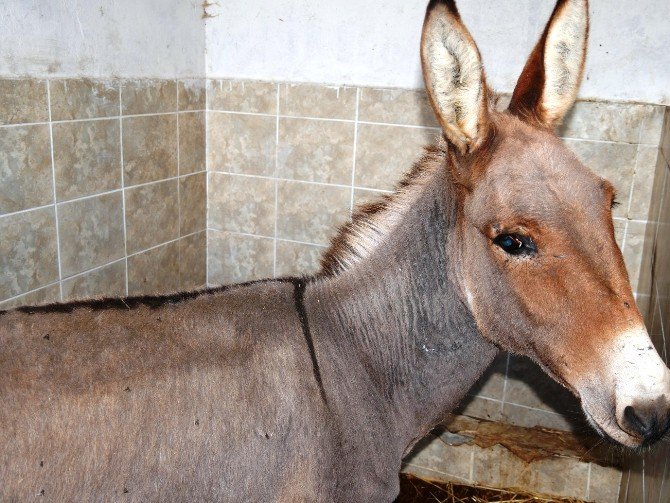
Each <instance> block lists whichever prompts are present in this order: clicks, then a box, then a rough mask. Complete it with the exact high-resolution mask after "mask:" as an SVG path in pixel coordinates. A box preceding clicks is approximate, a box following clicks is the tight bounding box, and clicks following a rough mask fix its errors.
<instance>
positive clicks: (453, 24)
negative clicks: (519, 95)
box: [421, 0, 489, 154]
mask: <svg viewBox="0 0 670 503" xmlns="http://www.w3.org/2000/svg"><path fill="white" fill-rule="evenodd" d="M421 64H422V67H423V75H424V81H425V83H426V90H427V93H428V97H429V99H430V102H431V105H432V106H433V109H434V110H435V114H436V115H437V118H438V120H439V122H440V124H441V126H442V129H443V131H444V135H445V137H446V139H447V140H448V141H449V142H450V143H451V144H452V145H454V146H455V147H456V148H457V149H458V150H459V152H461V153H463V154H464V153H469V152H472V151H474V150H476V149H477V148H479V147H480V145H481V144H482V142H483V141H484V139H485V138H486V136H487V130H488V125H489V115H488V114H489V110H488V99H489V96H488V94H489V93H488V88H487V86H486V79H485V76H484V69H483V66H482V61H481V56H480V54H479V50H478V49H477V45H476V44H475V42H474V40H473V39H472V36H471V35H470V33H469V32H468V30H467V28H466V27H465V26H464V25H463V22H462V21H461V17H460V15H459V13H458V10H457V9H456V4H455V3H454V1H453V0H432V1H431V2H430V4H429V5H428V9H427V11H426V18H425V21H424V25H423V33H422V37H421Z"/></svg>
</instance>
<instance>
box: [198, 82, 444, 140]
mask: <svg viewBox="0 0 670 503" xmlns="http://www.w3.org/2000/svg"><path fill="white" fill-rule="evenodd" d="M359 91H360V90H359ZM356 94H357V95H358V92H357V93H356ZM357 108H358V107H357ZM210 112H213V113H220V114H230V115H256V116H259V117H274V116H275V114H269V113H262V112H238V111H235V110H210ZM277 115H278V116H279V118H281V119H301V120H309V121H326V122H346V123H349V124H354V123H356V122H358V123H359V124H366V125H370V126H394V127H402V128H409V129H428V130H431V131H441V129H440V128H439V127H436V126H420V125H416V124H401V123H394V122H373V121H361V120H358V119H333V118H330V117H309V116H306V115H286V114H279V113H277Z"/></svg>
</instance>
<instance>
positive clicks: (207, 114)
mask: <svg viewBox="0 0 670 503" xmlns="http://www.w3.org/2000/svg"><path fill="white" fill-rule="evenodd" d="M209 87H210V86H209V83H208V82H207V81H205V108H207V107H208V106H209ZM208 124H209V112H207V111H205V284H206V285H207V286H209V213H210V204H209V201H210V199H211V198H210V193H209V178H210V173H209V130H208V128H207V126H208Z"/></svg>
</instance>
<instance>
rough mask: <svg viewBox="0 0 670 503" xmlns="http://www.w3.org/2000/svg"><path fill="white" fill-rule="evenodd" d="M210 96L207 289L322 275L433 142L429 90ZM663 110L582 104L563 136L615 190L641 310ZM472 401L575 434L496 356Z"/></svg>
mask: <svg viewBox="0 0 670 503" xmlns="http://www.w3.org/2000/svg"><path fill="white" fill-rule="evenodd" d="M207 96H208V107H207V109H208V112H207V114H208V119H207V148H208V154H207V165H208V176H209V192H208V201H209V216H208V229H209V231H208V236H209V238H208V239H209V254H208V262H209V278H208V279H209V283H210V284H213V285H215V284H220V283H229V282H232V281H243V280H249V279H254V278H260V277H267V276H272V275H276V276H280V275H286V274H301V273H309V272H312V271H314V270H316V268H317V267H318V258H319V256H320V254H321V253H322V251H323V250H324V247H325V246H326V245H327V244H328V241H329V238H330V237H331V236H332V235H333V233H334V232H335V229H336V227H337V226H338V225H340V224H341V223H343V222H344V221H346V219H347V218H348V217H349V215H350V211H351V209H352V208H353V206H355V205H356V204H358V203H360V202H362V201H367V200H370V199H372V198H375V197H378V196H379V195H380V194H381V193H384V192H386V191H389V190H390V189H391V188H392V187H393V185H394V183H395V182H396V181H397V180H398V179H399V178H400V176H401V175H402V173H404V172H405V171H406V170H407V169H409V167H410V166H411V164H412V162H413V161H414V160H415V159H417V158H418V157H419V155H420V153H421V147H422V145H424V144H426V143H429V142H430V141H432V139H433V138H434V137H435V135H437V134H439V129H438V128H437V127H436V126H437V124H436V122H435V119H434V117H433V113H432V111H431V110H430V107H429V105H428V103H427V101H426V97H425V95H424V93H423V92H422V91H403V90H392V89H371V88H355V87H339V88H338V87H328V86H320V85H314V84H286V83H280V84H275V83H268V82H248V81H247V82H241V81H222V80H211V81H209V82H208V92H207ZM507 100H508V98H506V97H502V98H501V99H500V102H499V106H500V107H501V108H502V107H504V106H505V105H506V103H507ZM664 110H665V107H662V106H654V105H642V104H622V103H600V102H579V103H577V105H576V106H575V107H574V109H573V110H572V112H571V114H570V116H569V117H568V118H567V120H566V122H565V124H564V126H563V127H562V129H561V131H560V134H561V136H562V137H563V138H565V141H566V143H567V144H568V145H569V147H570V148H572V149H573V150H574V151H575V152H576V153H577V155H578V156H579V157H580V158H582V159H583V160H584V162H585V163H586V164H587V165H588V166H590V167H591V168H593V169H594V170H595V171H596V172H598V173H599V174H601V175H603V176H605V177H606V178H608V179H609V180H610V181H612V182H613V183H614V185H615V186H616V188H617V190H618V193H619V196H618V199H619V201H620V203H621V204H620V205H619V206H618V207H617V208H616V209H615V225H616V231H617V239H618V241H619V244H620V245H621V247H622V249H623V252H624V257H625V260H626V265H627V267H628V270H629V272H630V276H631V281H632V283H633V289H634V291H635V292H637V299H638V303H639V305H640V308H641V310H642V311H643V312H644V313H647V312H648V309H649V304H650V291H651V290H650V288H651V286H650V285H651V284H650V278H651V256H652V254H651V251H652V249H651V246H650V245H649V241H650V240H649V239H647V238H648V237H649V233H650V232H651V227H650V225H649V224H648V223H649V222H650V221H652V220H654V219H655V218H656V217H655V216H654V214H653V212H654V211H656V210H655V209H654V208H655V206H654V205H653V204H651V203H652V201H659V200H660V183H659V179H660V177H661V173H662V171H661V168H660V167H659V163H658V162H657V159H658V145H659V141H660V138H661V128H662V125H663V114H664ZM473 395H475V396H473V397H471V398H470V399H469V401H468V402H467V403H466V404H465V405H464V411H465V412H466V413H468V414H470V415H474V416H476V417H483V418H489V419H495V420H503V421H506V422H511V423H513V424H518V425H521V426H534V425H542V426H547V427H554V428H560V429H570V428H571V427H574V426H578V427H581V421H582V419H581V418H582V415H581V412H580V411H579V404H578V403H577V402H576V400H575V399H574V398H573V397H572V396H571V395H570V394H569V393H567V392H566V391H565V390H564V389H563V388H561V387H560V386H559V385H557V384H555V383H554V382H553V381H551V380H550V379H549V378H548V377H546V376H545V375H544V373H543V372H542V371H541V370H540V369H539V368H538V367H537V366H536V365H535V364H533V363H531V362H530V361H529V360H527V359H524V358H518V357H511V358H509V357H508V356H507V355H501V356H500V358H499V359H498V360H497V361H496V363H495V364H494V365H493V367H492V369H491V371H490V372H489V373H488V374H487V376H486V377H485V378H484V379H483V380H482V382H481V384H480V385H479V387H478V388H477V389H476V390H474V392H473Z"/></svg>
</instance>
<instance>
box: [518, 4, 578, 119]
mask: <svg viewBox="0 0 670 503" xmlns="http://www.w3.org/2000/svg"><path fill="white" fill-rule="evenodd" d="M588 32H589V2H588V0H558V1H557V2H556V7H554V12H553V13H552V14H551V18H550V19H549V23H547V26H546V28H545V29H544V33H543V34H542V37H540V40H539V41H538V43H537V45H536V46H535V49H533V52H532V53H531V54H530V57H529V58H528V62H527V63H526V66H525V67H524V69H523V72H522V73H521V77H519V81H518V82H517V84H516V87H515V88H514V94H513V95H512V101H511V102H510V105H509V111H510V112H511V113H513V114H514V115H517V116H518V117H521V118H524V119H527V120H531V121H535V122H540V124H542V125H545V126H547V127H555V126H557V125H558V124H559V123H560V122H561V119H563V116H564V115H565V114H566V113H567V111H568V110H569V109H570V107H571V106H572V104H573V103H574V102H575V98H576V97H577V90H578V89H579V83H580V81H581V79H582V74H583V73H584V61H585V59H586V43H587V39H588Z"/></svg>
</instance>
